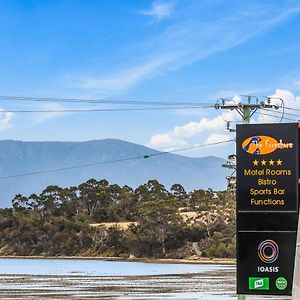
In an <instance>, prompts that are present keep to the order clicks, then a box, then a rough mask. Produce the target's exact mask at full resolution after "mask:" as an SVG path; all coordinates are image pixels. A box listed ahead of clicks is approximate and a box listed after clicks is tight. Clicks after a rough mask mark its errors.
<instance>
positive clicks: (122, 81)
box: [65, 56, 174, 96]
mask: <svg viewBox="0 0 300 300" xmlns="http://www.w3.org/2000/svg"><path fill="white" fill-rule="evenodd" d="M173 59H174V58H173V57H172V56H165V57H159V58H157V59H155V60H151V61H149V62H145V63H144V64H142V65H139V66H137V67H133V68H129V69H124V70H121V71H118V72H116V73H115V74H112V75H110V76H108V77H103V78H95V77H89V76H81V77H74V76H66V77H65V80H66V82H67V85H69V86H74V85H75V86H76V87H77V88H80V89H84V90H88V91H89V90H94V91H97V93H98V95H101V96H107V95H111V94H115V93H118V92H120V91H122V90H126V89H128V88H130V87H131V86H133V85H135V84H137V83H138V82H139V81H141V80H142V79H144V78H146V77H147V76H149V74H151V73H152V72H153V71H155V70H158V69H160V68H161V67H162V66H166V65H168V64H169V62H170V61H172V60H173Z"/></svg>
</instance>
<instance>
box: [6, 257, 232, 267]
mask: <svg viewBox="0 0 300 300" xmlns="http://www.w3.org/2000/svg"><path fill="white" fill-rule="evenodd" d="M0 259H74V260H107V261H121V262H143V263H160V264H221V265H234V264H235V263H236V260H235V259H233V258H202V257H197V258H194V257H193V258H186V259H173V258H122V257H106V256H17V255H9V256H8V255H1V256H0Z"/></svg>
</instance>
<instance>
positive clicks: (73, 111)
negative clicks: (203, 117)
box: [0, 105, 213, 113]
mask: <svg viewBox="0 0 300 300" xmlns="http://www.w3.org/2000/svg"><path fill="white" fill-rule="evenodd" d="M210 107H213V106H212V105H211V106H175V107H146V108H91V109H46V110H43V109H42V110H39V109H38V110H31V109H24V110H0V113H79V112H80V113H88V112H120V111H147V110H176V109H192V108H195V109H200V108H210Z"/></svg>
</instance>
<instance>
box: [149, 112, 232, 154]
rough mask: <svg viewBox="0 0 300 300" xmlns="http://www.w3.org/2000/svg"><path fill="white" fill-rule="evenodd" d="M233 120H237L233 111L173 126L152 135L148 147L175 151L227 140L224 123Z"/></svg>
mask: <svg viewBox="0 0 300 300" xmlns="http://www.w3.org/2000/svg"><path fill="white" fill-rule="evenodd" d="M235 119H237V116H236V114H235V113H234V112H233V111H225V112H223V113H222V114H221V115H219V116H217V117H215V118H212V119H209V118H201V119H200V120H199V121H192V122H189V123H187V124H184V125H180V126H175V127H174V128H173V129H172V130H171V131H169V132H167V133H159V134H155V135H153V136H152V137H151V139H150V141H149V143H148V146H149V147H153V148H156V149H160V150H167V149H170V148H171V147H172V148H174V149H176V148H179V147H182V146H190V145H196V144H206V143H215V142H218V141H224V140H228V139H229V135H226V134H225V133H226V121H233V120H235ZM199 141H200V142H199Z"/></svg>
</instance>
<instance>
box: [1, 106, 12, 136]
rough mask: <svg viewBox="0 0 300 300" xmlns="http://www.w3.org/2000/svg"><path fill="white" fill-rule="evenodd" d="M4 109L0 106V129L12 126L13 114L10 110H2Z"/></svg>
mask: <svg viewBox="0 0 300 300" xmlns="http://www.w3.org/2000/svg"><path fill="white" fill-rule="evenodd" d="M3 111H4V109H3V108H0V131H4V130H6V129H9V128H11V127H12V126H13V124H12V119H13V118H14V114H13V113H11V112H3Z"/></svg>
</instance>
